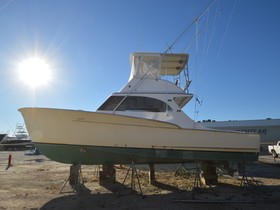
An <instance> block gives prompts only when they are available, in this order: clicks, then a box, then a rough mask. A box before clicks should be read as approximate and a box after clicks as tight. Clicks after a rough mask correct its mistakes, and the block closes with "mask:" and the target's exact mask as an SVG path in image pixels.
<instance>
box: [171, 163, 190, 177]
mask: <svg viewBox="0 0 280 210" xmlns="http://www.w3.org/2000/svg"><path fill="white" fill-rule="evenodd" d="M186 174H189V172H188V170H187V169H186V167H185V165H184V164H182V163H181V164H180V165H179V167H178V168H177V169H176V171H175V174H174V175H175V176H184V175H186Z"/></svg>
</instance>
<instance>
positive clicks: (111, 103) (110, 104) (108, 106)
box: [98, 96, 124, 111]
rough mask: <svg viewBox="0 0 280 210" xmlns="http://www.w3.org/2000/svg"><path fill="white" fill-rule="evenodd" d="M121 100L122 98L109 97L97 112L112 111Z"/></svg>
mask: <svg viewBox="0 0 280 210" xmlns="http://www.w3.org/2000/svg"><path fill="white" fill-rule="evenodd" d="M123 98H124V96H111V97H110V98H108V99H107V100H106V101H105V102H104V103H103V104H102V105H101V106H100V107H99V108H98V110H105V111H112V110H114V109H115V107H116V106H117V105H118V104H119V103H120V102H121V101H122V99H123Z"/></svg>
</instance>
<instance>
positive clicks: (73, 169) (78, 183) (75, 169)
mask: <svg viewBox="0 0 280 210" xmlns="http://www.w3.org/2000/svg"><path fill="white" fill-rule="evenodd" d="M67 182H69V184H70V186H71V188H72V190H73V191H72V192H77V193H79V192H80V191H81V189H82V187H83V186H84V180H83V175H82V169H81V164H78V165H72V166H70V174H69V177H68V178H67V180H66V181H65V182H64V184H63V185H62V187H61V189H60V191H59V194H61V193H62V190H63V189H64V187H65V185H66V184H67Z"/></svg>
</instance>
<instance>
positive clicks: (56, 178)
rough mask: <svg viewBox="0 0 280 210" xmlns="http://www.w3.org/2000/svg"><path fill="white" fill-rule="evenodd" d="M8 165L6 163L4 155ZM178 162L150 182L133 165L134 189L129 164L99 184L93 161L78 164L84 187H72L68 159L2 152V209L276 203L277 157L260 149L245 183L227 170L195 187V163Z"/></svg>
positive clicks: (279, 183)
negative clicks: (112, 179)
mask: <svg viewBox="0 0 280 210" xmlns="http://www.w3.org/2000/svg"><path fill="white" fill-rule="evenodd" d="M9 155H12V166H11V167H9V168H8V169H7V163H8V157H9ZM178 166H179V165H156V166H155V169H156V182H155V183H154V184H153V185H150V184H149V182H148V170H147V166H136V167H137V169H138V170H137V171H138V175H139V181H140V186H141V190H142V191H143V195H144V196H141V195H140V188H139V186H138V184H137V182H136V185H135V192H132V190H131V186H130V184H131V183H130V176H128V178H127V179H126V181H125V183H124V184H123V180H124V177H125V175H126V174H127V169H120V168H117V169H116V170H117V177H116V180H117V183H116V184H114V185H111V186H109V187H103V186H100V185H99V182H98V177H97V176H96V174H97V173H96V172H97V169H98V167H96V166H82V174H83V179H84V187H83V188H82V189H81V191H79V193H75V192H73V191H72V189H71V188H70V186H69V184H66V185H65V187H64V188H63V190H62V193H59V192H60V190H61V188H62V186H63V184H64V183H65V181H66V180H67V178H68V176H69V167H70V165H67V164H61V163H57V162H54V161H51V160H49V159H47V158H46V157H44V156H43V155H37V156H29V155H25V154H24V152H6V151H1V152H0V177H1V178H0V210H1V209H30V210H31V209H32V210H35V209H48V210H50V209H54V210H55V209H60V210H61V209H67V210H69V209H73V210H74V209H75V210H78V209H176V210H177V209H202V208H203V209H246V210H248V209H280V159H276V161H274V159H273V158H272V157H271V156H270V155H261V156H260V159H259V161H258V162H255V163H251V164H249V165H248V166H247V174H248V181H249V182H248V186H246V187H241V186H240V184H241V180H240V179H237V178H233V177H230V176H227V175H222V174H221V175H220V176H219V184H218V185H217V186H213V187H212V188H210V187H209V186H202V187H200V188H193V186H194V178H195V176H194V173H192V172H193V170H191V168H194V165H190V164H189V165H186V167H187V168H188V169H189V171H188V172H187V173H184V174H182V176H175V175H174V174H175V171H176V168H178Z"/></svg>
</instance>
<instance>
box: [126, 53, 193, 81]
mask: <svg viewBox="0 0 280 210" xmlns="http://www.w3.org/2000/svg"><path fill="white" fill-rule="evenodd" d="M188 59H189V55H188V54H162V53H131V55H130V65H131V76H130V78H132V77H135V78H139V79H142V78H151V79H160V76H161V75H179V74H180V73H181V71H182V70H183V69H184V68H185V67H186V65H187V64H188Z"/></svg>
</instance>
